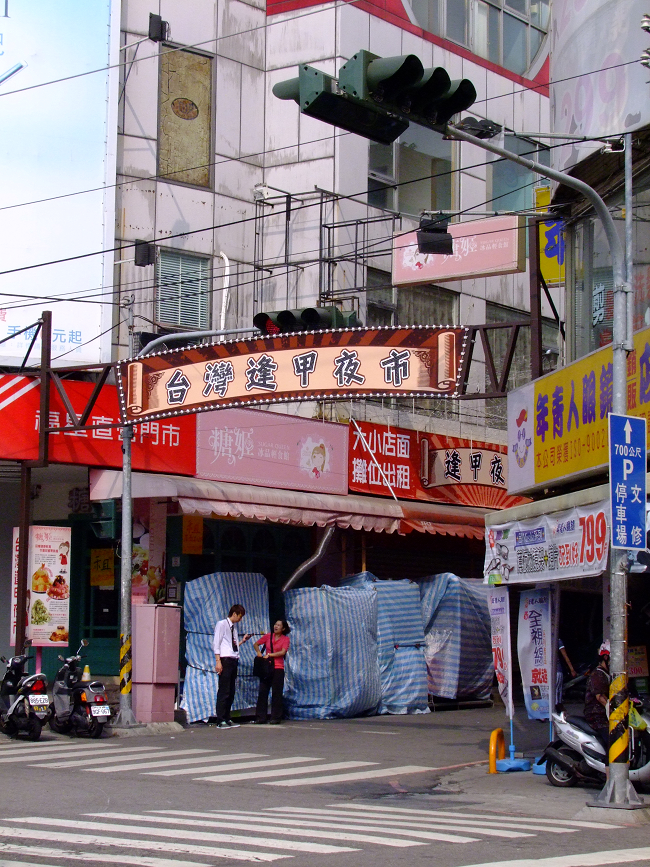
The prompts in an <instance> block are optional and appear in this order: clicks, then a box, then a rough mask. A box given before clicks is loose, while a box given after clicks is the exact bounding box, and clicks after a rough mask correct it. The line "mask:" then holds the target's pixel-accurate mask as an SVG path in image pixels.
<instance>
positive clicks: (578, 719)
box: [566, 716, 598, 738]
mask: <svg viewBox="0 0 650 867" xmlns="http://www.w3.org/2000/svg"><path fill="white" fill-rule="evenodd" d="M566 721H567V722H568V723H569V724H570V725H572V726H573V727H574V728H577V729H580V731H581V732H584V733H585V734H586V735H593V736H594V737H595V738H597V737H598V732H596V731H594V729H592V727H591V726H590V725H589V723H588V722H587V720H586V719H585V718H584V717H583V716H568V717H567V718H566Z"/></svg>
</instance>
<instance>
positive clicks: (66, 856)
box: [0, 842, 210, 867]
mask: <svg viewBox="0 0 650 867" xmlns="http://www.w3.org/2000/svg"><path fill="white" fill-rule="evenodd" d="M2 852H6V853H8V854H10V855H29V856H30V857H32V858H60V859H62V860H64V861H65V862H66V863H68V862H70V861H83V862H84V863H85V864H89V863H90V862H92V861H101V862H102V864H133V865H136V867H210V865H209V864H207V863H203V864H202V863H200V862H199V861H178V860H176V859H174V860H173V861H172V860H170V859H169V858H154V857H149V856H147V855H109V853H108V852H102V853H101V854H99V852H98V853H97V857H96V858H94V857H93V855H92V854H89V853H88V852H73V851H72V850H70V849H46V848H45V846H21V845H18V844H14V843H2V842H0V853H2ZM14 865H16V867H18V865H20V867H33V862H31V861H30V862H25V861H6V860H4V859H0V867H14ZM39 867H53V865H51V864H41V863H40V862H39ZM58 867H60V865H58Z"/></svg>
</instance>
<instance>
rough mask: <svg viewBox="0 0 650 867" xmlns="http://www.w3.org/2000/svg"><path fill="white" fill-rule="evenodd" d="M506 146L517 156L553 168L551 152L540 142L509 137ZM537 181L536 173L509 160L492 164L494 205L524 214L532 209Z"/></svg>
mask: <svg viewBox="0 0 650 867" xmlns="http://www.w3.org/2000/svg"><path fill="white" fill-rule="evenodd" d="M503 146H504V147H505V149H506V150H509V151H510V152H511V153H513V154H518V155H519V156H527V157H528V159H531V160H535V161H536V162H539V163H542V164H543V165H549V149H548V148H547V147H544V146H543V145H541V144H539V142H534V141H532V140H527V139H522V138H517V136H514V135H506V136H505V140H504V145H503ZM537 178H538V175H536V174H535V172H531V171H529V169H526V168H524V167H523V166H520V165H517V163H513V162H510V161H509V160H496V161H495V162H492V163H490V165H489V172H488V180H489V184H490V192H489V196H490V201H491V205H490V206H491V207H494V209H495V210H497V211H523V210H526V209H527V208H532V207H533V197H534V188H535V184H536V182H537Z"/></svg>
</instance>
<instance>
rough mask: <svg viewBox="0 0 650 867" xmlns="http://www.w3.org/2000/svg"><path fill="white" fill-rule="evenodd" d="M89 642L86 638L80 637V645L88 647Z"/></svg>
mask: <svg viewBox="0 0 650 867" xmlns="http://www.w3.org/2000/svg"><path fill="white" fill-rule="evenodd" d="M89 644H90V642H89V641H88V639H87V638H82V639H81V646H82V647H88V645H89Z"/></svg>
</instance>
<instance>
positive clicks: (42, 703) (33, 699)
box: [29, 695, 47, 710]
mask: <svg viewBox="0 0 650 867" xmlns="http://www.w3.org/2000/svg"><path fill="white" fill-rule="evenodd" d="M29 703H30V704H31V705H35V706H36V707H38V709H39V710H41V709H43V710H45V709H46V708H47V696H46V695H30V696H29Z"/></svg>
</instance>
